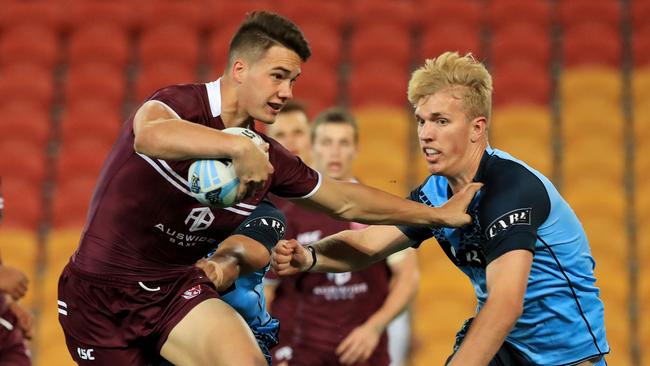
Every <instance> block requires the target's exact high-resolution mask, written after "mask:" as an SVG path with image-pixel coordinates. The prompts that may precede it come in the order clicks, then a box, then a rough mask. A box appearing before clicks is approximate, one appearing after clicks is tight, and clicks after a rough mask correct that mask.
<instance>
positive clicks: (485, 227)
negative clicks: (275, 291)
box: [272, 52, 609, 366]
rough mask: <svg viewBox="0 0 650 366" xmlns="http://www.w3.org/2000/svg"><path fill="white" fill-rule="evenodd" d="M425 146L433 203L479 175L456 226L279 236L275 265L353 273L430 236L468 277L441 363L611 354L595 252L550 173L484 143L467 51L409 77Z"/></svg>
mask: <svg viewBox="0 0 650 366" xmlns="http://www.w3.org/2000/svg"><path fill="white" fill-rule="evenodd" d="M408 97H409V101H410V102H411V103H412V104H413V105H414V107H415V118H416V120H417V123H418V139H419V142H420V147H421V152H422V155H423V157H424V159H425V160H426V163H427V166H428V169H429V171H430V172H431V173H432V175H431V176H430V177H429V178H427V179H426V180H425V182H424V183H423V184H422V185H421V186H420V187H418V188H416V189H415V190H413V192H412V193H411V196H410V199H412V200H414V201H417V202H421V203H425V204H427V205H430V206H439V205H441V204H444V203H445V202H447V200H448V199H449V198H450V197H451V196H452V195H454V194H456V193H457V192H459V191H460V190H461V189H462V187H464V186H465V185H467V184H468V183H470V182H472V181H474V182H482V183H483V184H484V186H483V188H482V189H481V191H480V192H478V193H477V195H476V197H475V198H474V200H473V201H472V203H471V204H470V207H469V209H468V210H469V211H468V212H469V213H470V214H471V215H472V217H473V218H474V221H473V223H472V224H470V225H468V226H465V227H462V228H460V229H445V228H439V227H429V228H414V227H408V226H371V227H369V228H367V229H365V230H362V231H344V232H341V233H339V234H335V235H333V236H330V237H328V238H325V239H323V240H321V241H319V242H317V243H315V244H314V245H312V246H311V248H303V247H301V246H299V245H297V243H295V242H294V241H281V242H280V243H279V244H278V245H277V246H276V247H275V248H274V253H273V255H272V264H273V266H274V268H275V269H276V271H278V272H279V273H280V274H292V273H295V272H297V271H299V270H303V271H304V270H315V271H334V272H337V271H350V270H355V269H357V268H361V267H363V266H367V265H369V264H370V263H372V262H375V261H377V260H379V259H381V258H385V257H386V256H387V255H389V254H390V253H393V252H396V251H399V250H401V249H403V248H407V247H409V246H416V247H417V246H418V245H419V244H420V243H421V242H422V241H423V240H425V239H428V238H430V237H434V238H435V239H436V240H437V241H438V243H439V244H440V246H441V247H442V249H443V250H444V252H445V253H446V254H447V256H448V257H449V259H450V260H451V261H452V262H453V263H454V264H455V265H456V266H457V267H458V268H459V269H460V270H462V271H463V272H464V273H465V274H466V275H467V276H468V277H469V278H470V280H471V282H472V285H473V287H474V291H475V294H476V298H477V301H478V306H477V315H476V317H475V318H474V319H473V320H471V321H468V322H466V323H465V325H464V326H463V328H462V330H461V331H460V332H459V333H458V336H457V340H456V345H455V346H454V354H453V355H452V356H451V357H450V358H449V360H448V364H449V365H455V366H456V365H463V366H466V365H594V364H596V365H604V364H605V360H604V355H605V354H607V353H608V352H609V345H608V344H607V340H606V337H605V325H604V315H603V304H602V302H601V300H600V298H599V290H598V288H597V287H596V286H595V285H594V283H595V278H594V274H593V269H594V265H595V263H594V259H593V258H592V256H591V251H590V248H589V244H588V241H587V238H586V236H585V233H584V231H583V229H582V226H581V224H580V222H579V221H578V219H577V217H576V216H575V214H574V212H573V211H572V210H571V208H570V207H569V205H568V204H567V203H566V202H565V201H564V199H563V198H562V197H561V196H560V194H559V193H558V191H557V190H556V189H555V187H553V185H552V184H551V182H550V181H549V180H548V179H547V178H546V177H544V176H543V175H542V174H540V173H539V172H538V171H536V170H534V169H533V168H531V167H529V166H528V165H526V164H525V163H523V162H521V161H519V160H517V159H515V158H514V157H512V156H510V155H509V154H507V153H505V152H503V151H499V150H496V149H493V148H491V147H490V146H489V144H488V134H487V131H488V127H489V121H490V115H491V104H492V103H491V99H492V78H491V76H490V74H489V73H488V71H487V70H486V69H485V67H484V66H483V65H482V64H481V63H479V62H477V61H476V60H475V59H474V58H473V57H472V56H471V55H466V56H464V57H461V56H459V55H458V54H457V53H449V52H448V53H444V54H442V55H440V56H439V57H437V58H435V59H432V60H427V61H426V63H425V64H424V65H423V66H422V67H421V68H419V69H418V70H416V71H415V72H414V73H413V75H412V78H411V80H410V82H409V88H408Z"/></svg>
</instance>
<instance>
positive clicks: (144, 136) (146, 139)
mask: <svg viewBox="0 0 650 366" xmlns="http://www.w3.org/2000/svg"><path fill="white" fill-rule="evenodd" d="M152 132H153V131H151V129H149V128H147V127H143V128H140V129H138V130H136V131H135V133H134V138H133V150H135V152H137V153H138V154H143V155H147V156H151V157H156V149H155V144H154V141H155V140H156V138H155V136H153V133H152Z"/></svg>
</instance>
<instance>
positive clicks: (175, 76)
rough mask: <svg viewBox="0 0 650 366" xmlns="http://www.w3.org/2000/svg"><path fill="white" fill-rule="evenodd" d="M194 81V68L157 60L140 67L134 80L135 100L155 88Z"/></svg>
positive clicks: (144, 96) (148, 93)
mask: <svg viewBox="0 0 650 366" xmlns="http://www.w3.org/2000/svg"><path fill="white" fill-rule="evenodd" d="M194 82H196V68H194V67H189V66H187V65H185V64H182V63H175V62H158V63H155V64H152V65H149V66H148V67H146V68H142V69H141V72H140V75H139V76H138V80H137V82H136V100H135V102H137V103H140V102H141V101H142V100H144V99H145V98H147V97H148V96H150V95H151V94H153V93H154V92H155V91H156V90H158V89H160V88H162V87H165V86H169V85H172V84H189V83H194Z"/></svg>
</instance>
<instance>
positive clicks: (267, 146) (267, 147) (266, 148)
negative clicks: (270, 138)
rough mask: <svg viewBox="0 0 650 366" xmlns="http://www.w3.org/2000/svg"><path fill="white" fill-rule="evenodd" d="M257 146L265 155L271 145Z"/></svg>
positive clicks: (266, 143)
mask: <svg viewBox="0 0 650 366" xmlns="http://www.w3.org/2000/svg"><path fill="white" fill-rule="evenodd" d="M258 146H259V147H260V149H262V151H264V152H265V153H267V152H269V148H270V147H271V145H269V143H268V142H265V143H263V144H262V145H258Z"/></svg>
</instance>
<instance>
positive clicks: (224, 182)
mask: <svg viewBox="0 0 650 366" xmlns="http://www.w3.org/2000/svg"><path fill="white" fill-rule="evenodd" d="M223 132H226V133H230V134H233V135H242V136H246V137H248V138H250V139H251V140H253V142H255V143H256V144H258V145H261V144H264V140H263V139H262V138H261V137H260V136H259V135H258V134H257V133H255V132H254V131H251V130H249V129H246V128H241V127H231V128H226V129H225V130H223ZM187 180H188V182H189V185H190V191H191V192H192V194H193V195H194V197H195V198H196V199H197V200H198V201H199V202H201V203H202V204H204V205H208V206H212V207H230V206H232V205H234V204H235V203H237V202H236V199H237V187H239V178H238V177H237V173H236V172H235V167H234V166H233V164H232V161H231V160H230V159H203V160H196V161H194V162H193V163H192V164H191V165H190V168H189V170H188V171H187Z"/></svg>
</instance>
